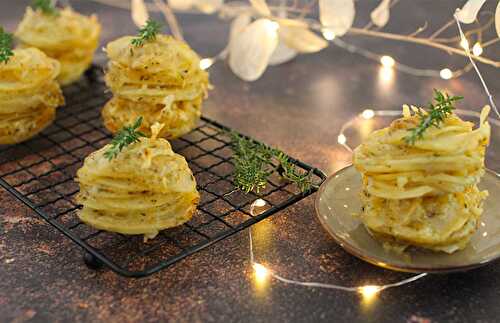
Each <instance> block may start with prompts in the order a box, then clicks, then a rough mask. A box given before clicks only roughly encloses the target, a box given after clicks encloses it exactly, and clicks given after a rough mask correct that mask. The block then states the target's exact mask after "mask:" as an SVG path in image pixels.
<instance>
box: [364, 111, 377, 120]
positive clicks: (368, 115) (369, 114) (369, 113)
mask: <svg viewBox="0 0 500 323" xmlns="http://www.w3.org/2000/svg"><path fill="white" fill-rule="evenodd" d="M361 116H362V117H363V118H364V119H366V120H368V119H371V118H373V117H374V116H375V111H373V110H372V109H366V110H365V111H363V113H361Z"/></svg>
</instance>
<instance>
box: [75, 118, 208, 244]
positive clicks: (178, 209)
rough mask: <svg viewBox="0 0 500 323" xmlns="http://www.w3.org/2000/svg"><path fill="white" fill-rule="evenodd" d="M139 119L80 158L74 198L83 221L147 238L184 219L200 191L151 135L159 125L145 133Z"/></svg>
mask: <svg viewBox="0 0 500 323" xmlns="http://www.w3.org/2000/svg"><path fill="white" fill-rule="evenodd" d="M141 123H142V119H141V118H139V119H138V120H136V122H135V124H134V125H131V126H126V127H124V128H123V129H122V130H120V132H118V134H117V135H116V136H115V138H114V139H113V141H112V142H111V143H110V144H109V145H106V146H104V147H103V148H101V149H99V150H98V151H96V152H94V153H92V154H90V155H89V156H88V157H87V158H85V162H84V164H83V167H82V168H80V170H78V173H77V180H78V182H79V183H80V193H79V194H78V197H77V201H78V203H80V204H82V205H83V209H82V210H81V211H80V212H79V217H80V219H81V220H82V221H83V222H85V223H87V224H89V225H91V226H93V227H95V228H98V229H101V230H106V231H112V232H119V233H122V234H129V235H137V234H143V235H144V238H145V239H149V238H151V239H152V238H154V237H155V236H156V235H157V234H158V232H160V231H161V230H164V229H167V228H171V227H175V226H178V225H181V224H183V223H185V222H187V221H189V220H190V219H191V217H192V216H193V214H194V212H195V211H196V205H197V204H198V201H199V199H200V195H199V193H198V191H197V190H196V180H195V178H194V176H193V173H192V172H191V170H190V169H189V166H188V164H187V162H186V159H184V157H182V156H181V155H178V154H176V153H174V152H173V151H172V148H171V146H170V144H169V142H168V141H167V140H165V139H163V138H157V135H158V133H159V132H160V131H161V128H162V125H160V124H155V125H154V126H153V127H152V129H151V130H150V131H151V132H152V136H151V138H146V137H143V135H144V134H143V133H142V132H140V131H138V130H137V129H138V128H139V127H140V125H141Z"/></svg>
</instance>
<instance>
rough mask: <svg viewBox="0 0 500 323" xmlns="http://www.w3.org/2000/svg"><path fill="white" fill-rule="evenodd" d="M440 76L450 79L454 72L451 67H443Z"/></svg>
mask: <svg viewBox="0 0 500 323" xmlns="http://www.w3.org/2000/svg"><path fill="white" fill-rule="evenodd" d="M439 76H441V78H442V79H444V80H449V79H451V78H452V77H453V72H452V71H451V70H450V69H449V68H443V69H442V70H441V71H440V72H439Z"/></svg>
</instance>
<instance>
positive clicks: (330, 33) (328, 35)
mask: <svg viewBox="0 0 500 323" xmlns="http://www.w3.org/2000/svg"><path fill="white" fill-rule="evenodd" d="M322 34H323V37H325V39H326V40H334V39H335V33H334V32H333V31H332V30H330V29H326V28H325V29H323V30H322Z"/></svg>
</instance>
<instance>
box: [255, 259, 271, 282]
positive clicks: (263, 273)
mask: <svg viewBox="0 0 500 323" xmlns="http://www.w3.org/2000/svg"><path fill="white" fill-rule="evenodd" d="M253 269H254V270H255V276H257V279H258V280H264V279H266V278H267V276H268V275H269V270H268V269H267V268H266V267H264V266H263V265H261V264H259V263H254V264H253Z"/></svg>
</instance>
